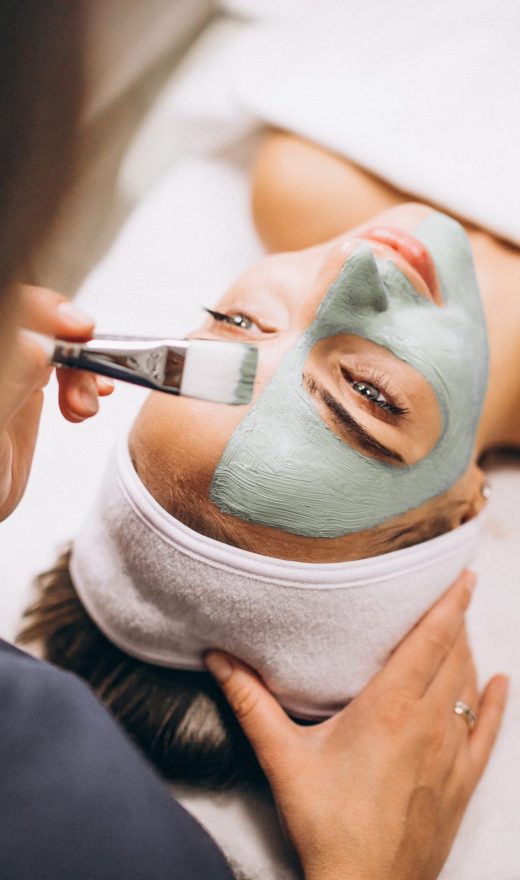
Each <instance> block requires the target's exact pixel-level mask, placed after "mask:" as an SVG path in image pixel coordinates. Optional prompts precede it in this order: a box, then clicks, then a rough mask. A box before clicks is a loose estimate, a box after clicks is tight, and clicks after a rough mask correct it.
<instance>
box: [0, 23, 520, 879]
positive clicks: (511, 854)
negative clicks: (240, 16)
mask: <svg viewBox="0 0 520 880" xmlns="http://www.w3.org/2000/svg"><path fill="white" fill-rule="evenodd" d="M232 27H233V28H236V25H233V26H232ZM235 33H236V30H235ZM233 39H234V38H233ZM212 46H213V49H212V51H216V50H219V49H220V48H221V47H222V43H219V41H218V40H217V41H216V43H215V41H213V42H212ZM215 64H216V62H215V59H214V57H213V58H212V57H210V55H209V54H208V55H205V54H204V52H202V53H201V54H200V56H199V60H198V61H197V65H196V66H197V75H200V77H201V82H202V81H203V77H204V75H205V74H204V70H202V69H201V66H202V67H204V69H205V70H206V73H207V75H208V76H211V75H212V74H214V71H215V70H216V67H215ZM192 97H193V101H194V102H195V103H194V104H193V109H194V110H195V109H197V108H196V101H195V98H196V94H195V93H193V94H192ZM204 108H205V93H204V91H202V92H200V93H199V106H198V120H199V121H198V128H199V130H200V132H201V136H206V138H207V140H206V147H204V149H199V152H200V154H201V155H199V157H198V158H191V159H183V160H182V161H181V160H179V158H178V157H177V162H176V164H175V165H174V167H173V168H170V170H168V169H167V168H163V169H161V174H162V178H161V180H160V184H159V186H158V188H157V189H156V190H155V191H153V192H151V193H150V194H149V195H148V197H147V198H145V199H143V201H142V203H141V204H140V205H139V207H138V208H137V209H136V211H135V212H134V214H133V215H132V217H131V218H130V220H129V221H128V223H127V224H126V225H125V227H124V229H123V230H122V232H121V234H120V235H119V237H118V239H117V241H116V243H115V245H114V247H113V248H112V250H111V252H110V253H109V254H108V255H107V256H106V257H105V259H104V260H103V261H102V262H101V264H100V265H99V266H98V267H97V268H96V269H95V270H94V271H93V272H92V273H91V275H90V277H89V279H88V280H87V283H86V284H85V285H84V287H83V289H82V291H81V294H80V301H81V302H82V304H83V305H84V307H85V308H89V309H90V310H91V311H93V313H94V314H96V315H97V316H98V318H99V319H100V329H105V330H118V331H119V332H132V331H135V330H136V329H137V330H138V331H139V332H152V333H153V332H156V331H157V330H158V329H160V331H161V332H163V331H164V332H166V331H168V330H169V329H171V330H172V331H176V332H179V333H182V332H183V331H184V330H185V329H187V328H188V327H190V326H191V325H192V323H193V321H194V320H196V319H197V318H198V314H199V307H200V306H201V305H203V304H206V303H211V302H212V301H213V299H214V297H215V296H216V295H217V294H218V292H219V291H220V290H221V289H222V288H223V287H225V286H226V284H228V283H229V282H230V281H231V280H232V279H233V277H234V276H235V275H236V274H237V273H238V272H239V271H240V270H241V269H242V268H243V267H244V266H246V265H248V264H249V263H250V262H251V261H252V260H253V259H254V258H255V257H256V256H257V255H259V254H260V246H259V244H258V241H257V239H256V237H255V235H254V232H253V230H252V228H251V221H250V218H249V211H248V191H247V172H246V168H247V156H248V149H247V145H246V146H245V147H244V149H243V150H242V152H241V151H240V150H234V151H233V150H231V149H229V148H228V149H227V151H225V152H224V153H223V154H222V155H220V157H215V156H213V157H209V158H208V156H207V155H204V152H205V151H206V154H207V153H211V152H212V151H213V147H212V144H214V141H213V140H212V137H213V136H211V137H209V135H208V132H206V133H204V130H203V129H204ZM235 109H236V108H235ZM190 112H191V111H190ZM233 112H235V110H234V111H233ZM213 122H214V119H213V120H210V125H211V124H213ZM242 123H243V126H244V128H243V131H244V132H245V131H250V130H251V128H252V127H254V126H251V119H250V117H249V116H248V115H247V114H244V116H243V118H242ZM213 131H214V129H213ZM237 131H238V129H237ZM192 134H193V129H192ZM223 147H224V143H223V142H221V143H220V145H219V149H220V148H223ZM244 157H245V158H244ZM141 159H142V160H143V161H144V159H145V157H144V155H142V156H141ZM443 159H444V153H443ZM127 171H128V167H127ZM133 185H134V191H135V192H138V191H139V186H140V183H139V181H138V180H137V179H135V180H134V181H133ZM145 189H146V187H145ZM143 396H144V395H143V393H142V392H141V391H139V390H137V389H134V388H130V389H128V388H123V387H122V386H120V387H118V389H117V391H116V394H115V396H114V398H113V399H112V400H107V401H105V402H104V403H103V405H102V408H103V413H102V415H101V416H100V417H98V418H96V419H94V420H93V421H92V422H90V423H88V424H86V425H83V426H80V427H78V426H75V425H74V426H71V425H68V424H66V423H64V422H63V421H62V420H61V419H60V418H59V416H58V414H57V409H56V404H55V394H54V389H53V388H52V387H51V388H50V389H49V393H48V394H47V403H46V408H45V413H44V420H43V425H42V434H41V441H40V445H39V448H38V452H37V456H36V463H35V469H34V474H33V477H32V479H31V483H30V486H29V490H28V492H27V495H26V497H25V499H24V501H23V503H22V504H21V506H20V508H19V509H18V511H17V512H16V513H15V515H14V516H13V517H12V518H11V519H10V520H9V521H7V522H6V523H4V524H3V525H2V529H1V530H0V541H1V556H2V563H3V575H4V578H3V580H4V590H3V593H2V597H1V606H0V607H1V609H2V615H1V633H2V635H3V636H8V637H10V636H12V634H13V632H14V630H15V628H16V620H17V617H18V613H19V609H20V608H21V607H22V606H23V604H24V603H25V599H26V595H27V592H26V590H27V582H28V579H29V577H30V576H32V575H33V574H34V573H35V572H37V571H39V570H41V568H42V567H43V566H45V565H47V564H49V563H51V562H52V560H53V557H54V551H53V547H54V546H55V545H56V544H58V543H60V542H62V541H64V540H66V539H68V538H71V537H73V535H74V532H75V530H76V528H77V526H78V524H79V522H80V521H81V519H82V517H83V513H84V509H85V506H86V505H87V504H88V503H89V501H90V499H91V498H92V496H93V494H94V492H95V491H96V488H97V483H98V479H99V477H100V475H101V472H102V466H103V462H104V459H105V457H106V455H107V454H108V450H109V448H110V447H111V446H112V443H113V439H114V436H115V435H116V434H117V433H118V432H119V431H120V430H121V427H122V426H123V425H124V424H127V423H129V421H130V420H131V418H132V415H133V413H134V412H135V411H136V410H137V408H138V406H139V404H140V401H141V399H142V398H143ZM492 483H493V486H494V495H493V497H492V499H491V503H490V510H491V518H490V522H489V525H488V528H487V533H486V538H485V540H484V542H483V546H482V550H481V553H480V556H479V560H478V563H477V566H476V568H477V571H478V573H479V575H480V582H479V586H478V589H477V592H476V596H475V599H474V603H473V607H472V610H471V613H470V628H471V633H472V636H473V641H474V645H475V651H476V656H477V660H478V665H479V669H480V671H481V674H482V678H483V679H484V678H486V677H487V676H488V675H489V674H491V673H492V672H495V671H506V672H510V673H511V674H512V676H513V690H512V695H511V700H510V705H509V709H508V713H507V718H506V723H505V725H504V729H503V731H502V733H501V735H500V739H499V742H498V745H497V748H496V750H495V753H494V755H493V758H492V761H491V764H490V766H489V768H488V770H487V772H486V774H485V777H484V779H483V780H482V783H481V785H480V787H479V789H478V791H477V793H476V795H475V797H474V799H473V802H472V803H471V805H470V808H469V810H468V812H467V815H466V817H465V819H464V822H463V825H462V828H461V831H460V834H459V837H458V839H457V841H456V844H455V846H454V849H453V852H452V854H451V856H450V859H449V861H448V864H447V866H446V868H445V870H444V871H443V873H442V880H469V878H471V880H519V878H520V845H519V843H518V840H519V838H520V835H519V833H518V832H519V825H520V820H519V818H518V817H519V816H520V784H519V782H520V780H519V778H518V770H517V768H518V766H519V765H520V736H519V735H518V734H519V731H520V688H519V683H518V682H515V675H517V670H518V669H519V668H520V639H519V638H518V622H519V620H520V597H519V593H518V545H519V541H520V524H519V522H518V516H517V505H516V503H515V499H516V498H517V497H518V492H519V490H520V470H519V469H518V466H517V465H514V464H513V465H512V464H511V463H509V464H506V465H503V466H500V467H499V468H498V469H495V470H494V471H493V474H492ZM195 800H196V801H197V804H194V803H193V802H194V801H195ZM188 806H190V809H193V811H194V812H195V813H196V814H198V815H200V817H201V819H202V821H204V822H206V823H207V825H208V827H209V829H210V831H212V832H213V833H214V834H215V836H216V837H217V839H220V840H221V841H222V844H223V845H224V847H225V848H227V849H231V850H234V851H235V853H236V855H237V857H238V858H239V861H240V862H241V863H242V864H244V866H247V867H248V870H249V872H250V874H251V878H253V877H260V876H261V877H262V880H265V878H266V877H268V878H269V880H271V878H282V877H286V876H287V873H285V874H284V873H283V872H284V871H285V872H286V871H287V870H288V869H287V866H286V865H285V863H284V857H282V856H281V855H280V851H279V850H278V849H277V847H278V845H279V846H283V841H282V842H281V843H280V844H278V843H276V845H275V851H274V852H271V853H269V852H268V851H266V849H265V844H264V843H263V842H262V840H263V837H264V836H265V834H264V832H262V831H261V830H260V831H259V832H257V831H255V832H253V831H252V830H251V827H250V821H251V820H250V811H251V806H250V805H248V804H247V802H244V803H243V804H242V805H240V804H239V806H238V807H237V810H236V813H235V812H234V813H233V815H234V817H235V818H234V820H233V826H232V827H231V824H230V823H225V822H224V823H223V822H222V821H221V816H220V813H218V818H216V819H215V818H213V819H212V818H211V816H212V815H214V814H215V810H214V801H213V800H212V799H207V798H205V797H204V796H201V797H198V798H190V799H189V803H188ZM241 813H243V815H244V819H243V822H241V820H240V819H239V816H240V814H241ZM247 817H249V818H247ZM235 819H236V824H235ZM258 820H259V822H260V824H261V823H262V821H263V820H261V819H260V817H258ZM248 823H249V824H248ZM271 823H272V817H270V818H269V820H268V821H267V820H266V825H265V826H264V827H265V828H267V829H268V830H267V831H266V832H265V833H266V834H269V835H271V831H270V830H269V829H270V827H271ZM235 841H236V843H235ZM282 865H283V867H282Z"/></svg>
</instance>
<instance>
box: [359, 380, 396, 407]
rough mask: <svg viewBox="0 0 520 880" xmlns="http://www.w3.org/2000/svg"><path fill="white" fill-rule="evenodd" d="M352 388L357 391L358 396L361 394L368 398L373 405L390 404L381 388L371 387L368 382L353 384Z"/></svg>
mask: <svg viewBox="0 0 520 880" xmlns="http://www.w3.org/2000/svg"><path fill="white" fill-rule="evenodd" d="M352 388H353V389H354V391H357V393H358V394H361V396H362V397H366V398H367V400H371V401H372V402H373V403H378V404H385V403H386V404H387V403H388V401H387V399H386V397H385V396H384V394H382V393H381V391H380V390H379V388H376V386H375V385H370V383H368V382H352Z"/></svg>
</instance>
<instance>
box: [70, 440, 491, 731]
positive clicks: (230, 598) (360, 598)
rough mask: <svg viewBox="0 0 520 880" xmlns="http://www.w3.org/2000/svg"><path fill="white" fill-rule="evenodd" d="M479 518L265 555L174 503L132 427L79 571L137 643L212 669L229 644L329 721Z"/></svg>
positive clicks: (102, 616)
mask: <svg viewBox="0 0 520 880" xmlns="http://www.w3.org/2000/svg"><path fill="white" fill-rule="evenodd" d="M481 521H482V517H477V518H475V519H473V520H471V521H470V522H468V523H466V524H465V525H462V526H460V527H459V528H457V529H455V530H454V531H451V532H448V533H447V534H445V535H442V536H441V537H438V538H433V539H432V540H430V541H426V542H424V543H422V544H418V545H416V546H414V547H410V548H407V549H404V550H397V551H394V552H392V553H387V554H385V555H382V556H376V557H372V558H370V559H362V560H359V561H355V562H342V563H329V564H313V563H301V562H289V561H286V560H280V559H274V558H272V557H267V556H260V555H257V554H255V553H250V552H249V551H246V550H240V549H238V548H236V547H231V546H228V545H227V544H223V543H220V542H219V541H215V540H213V539H211V538H207V537H204V536H203V535H200V534H199V533H198V532H195V531H193V530H192V529H190V528H188V527H187V526H185V525H183V524H182V523H181V522H179V521H178V520H177V519H175V518H174V517H173V516H171V515H170V514H169V513H167V511H166V510H164V509H163V508H162V507H161V506H160V505H159V504H158V502H157V501H155V499H154V498H153V497H152V495H150V493H149V492H148V490H147V489H146V487H145V486H144V485H143V483H142V482H141V480H140V479H139V477H138V475H137V473H136V471H135V469H134V467H133V464H132V461H131V459H130V454H129V452H128V446H127V440H126V438H125V440H124V442H122V443H120V444H119V446H118V447H117V449H116V452H115V454H114V456H113V457H112V459H111V461H110V463H109V466H108V470H107V474H106V477H105V480H104V482H103V485H102V488H101V492H100V494H99V497H98V498H97V501H96V503H95V505H94V507H93V509H92V510H91V512H90V515H89V516H88V519H87V521H86V523H85V525H84V527H83V528H82V530H81V533H80V535H79V537H78V539H77V540H76V542H75V544H74V549H73V553H72V559H71V574H72V578H73V581H74V585H75V588H76V590H77V593H78V596H79V598H80V600H81V602H82V604H83V605H84V607H85V609H86V611H87V612H88V614H89V615H90V617H91V618H92V619H93V620H94V622H95V623H96V624H97V625H98V627H99V628H100V629H101V631H102V632H103V633H104V634H105V635H106V636H107V638H108V639H110V641H112V642H113V643H114V644H115V645H117V646H118V647H119V648H121V649H122V650H123V651H125V652H127V653H128V654H130V655H132V656H134V657H137V658H139V659H140V660H144V661H147V662H149V663H153V664H157V665H160V666H166V667H171V668H175V669H194V670H202V669H203V668H204V666H203V662H202V658H203V654H204V652H205V651H207V650H209V649H210V648H218V649H222V650H224V651H228V652H229V653H231V654H233V655H235V656H236V657H238V658H240V659H241V660H244V661H245V662H246V663H248V664H250V665H251V666H252V667H253V668H254V669H256V670H257V671H258V673H259V674H260V675H261V676H262V678H263V680H264V681H265V683H266V684H267V686H268V687H269V689H270V690H271V691H272V692H273V693H274V694H275V696H276V697H277V698H278V700H279V701H280V703H281V704H282V705H283V706H284V707H285V708H286V709H287V710H288V711H289V712H291V713H293V714H294V715H296V716H299V717H301V718H315V719H317V718H323V717H326V716H328V715H331V714H333V713H334V712H335V711H337V710H338V709H339V708H340V707H342V706H343V705H345V703H347V702H348V700H350V699H351V698H352V697H353V696H355V694H356V693H357V692H358V691H359V690H360V689H361V688H362V687H363V686H364V685H365V684H366V683H367V681H368V680H369V678H371V676H372V675H373V674H374V673H375V672H377V670H378V669H380V668H381V666H382V665H383V664H384V662H385V660H386V659H387V657H388V655H389V653H390V652H391V651H392V650H393V648H395V646H396V645H397V643H398V642H399V641H400V640H401V639H402V638H403V636H404V635H405V634H406V633H407V632H408V630H409V629H410V628H411V627H412V626H413V625H414V624H415V623H416V621H417V620H418V619H419V618H420V617H421V616H422V614H424V613H425V612H426V610H427V609H428V608H429V607H430V606H431V605H432V603H433V602H435V600H436V599H437V598H438V597H439V596H440V595H441V594H442V593H443V592H444V590H445V589H446V588H447V587H448V586H449V585H450V584H451V583H452V581H453V580H454V579H455V578H456V577H457V575H458V574H459V573H460V572H461V570H462V569H463V568H464V567H465V566H466V565H467V564H468V562H469V561H470V559H471V558H472V557H473V555H474V553H475V550H476V547H477V542H478V540H479V535H480V531H481Z"/></svg>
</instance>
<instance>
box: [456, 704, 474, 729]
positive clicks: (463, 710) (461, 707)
mask: <svg viewBox="0 0 520 880" xmlns="http://www.w3.org/2000/svg"><path fill="white" fill-rule="evenodd" d="M453 711H454V712H455V715H462V717H463V718H465V720H466V721H467V722H468V727H469V729H470V730H473V728H474V727H475V724H476V723H477V716H476V715H475V713H474V712H473V710H472V709H470V707H469V706H468V705H466V703H463V702H462V700H457V702H456V703H455V705H454V707H453Z"/></svg>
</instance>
